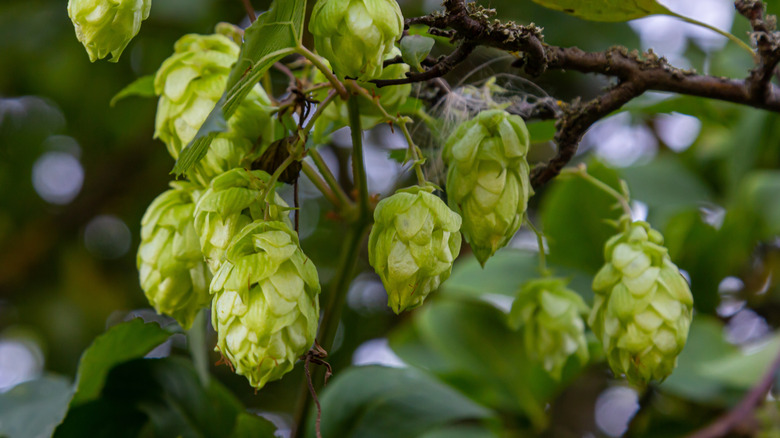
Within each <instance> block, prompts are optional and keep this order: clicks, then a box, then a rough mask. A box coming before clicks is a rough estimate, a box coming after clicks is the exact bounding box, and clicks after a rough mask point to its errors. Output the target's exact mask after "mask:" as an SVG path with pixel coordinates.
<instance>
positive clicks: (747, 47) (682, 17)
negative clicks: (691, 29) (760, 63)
mask: <svg viewBox="0 0 780 438" xmlns="http://www.w3.org/2000/svg"><path fill="white" fill-rule="evenodd" d="M667 14H668V15H671V16H672V17H675V18H679V19H680V20H682V21H685V22H686V23H691V24H695V25H697V26H701V27H703V28H706V29H709V30H711V31H713V32H716V33H718V34H720V35H723V36H724V37H726V38H728V39H730V40H731V41H733V42H734V43H736V44H737V45H738V46H739V47H741V48H743V49H745V50H747V51H748V53H750V55H751V56H753V58H755V57H756V56H757V55H756V52H755V51H754V50H753V48H752V47H750V45H748V44H747V43H746V42H744V41H742V40H741V39H739V38H737V37H736V36H735V35H733V34H731V33H729V32H726V31H723V30H720V29H718V28H717V27H715V26H711V25H709V24H707V23H703V22H701V21H698V20H694V19H693V18H690V17H686V16H685V15H680V14H678V13H676V12H672V11H669V12H668V13H667Z"/></svg>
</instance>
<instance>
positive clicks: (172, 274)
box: [136, 182, 211, 329]
mask: <svg viewBox="0 0 780 438" xmlns="http://www.w3.org/2000/svg"><path fill="white" fill-rule="evenodd" d="M171 187H172V188H171V190H168V191H166V192H164V193H163V194H161V195H160V196H158V197H157V199H155V200H154V201H152V204H151V205H149V208H148V209H147V210H146V214H144V217H143V220H142V221H141V245H140V246H139V247H138V257H137V258H136V261H137V264H138V272H139V275H140V279H141V287H142V288H143V290H144V292H145V293H146V297H147V298H148V299H149V302H150V303H151V304H152V306H154V308H155V309H156V310H157V312H159V313H166V314H168V315H170V316H172V317H174V318H175V319H176V320H177V321H179V324H181V326H182V327H184V328H185V329H188V328H189V327H190V326H191V325H192V321H193V320H194V319H195V316H196V315H197V314H198V311H199V310H200V309H202V308H204V307H207V306H208V305H209V300H210V297H209V291H208V285H209V281H211V273H210V272H209V270H208V268H207V267H206V264H205V263H204V262H203V255H202V254H201V252H200V244H199V242H198V235H197V234H196V233H195V227H194V226H193V223H192V212H193V210H195V203H194V201H195V199H196V198H197V196H198V192H197V191H196V190H195V186H194V185H193V184H191V183H185V182H174V183H171Z"/></svg>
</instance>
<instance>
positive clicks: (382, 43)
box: [309, 0, 404, 80]
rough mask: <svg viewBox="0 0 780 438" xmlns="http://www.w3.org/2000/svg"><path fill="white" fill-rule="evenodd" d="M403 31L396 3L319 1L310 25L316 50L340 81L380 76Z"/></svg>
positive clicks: (364, 0)
mask: <svg viewBox="0 0 780 438" xmlns="http://www.w3.org/2000/svg"><path fill="white" fill-rule="evenodd" d="M403 29H404V17H403V15H402V14H401V8H400V7H399V6H398V3H397V2H396V0H319V1H318V2H317V3H316V4H315V5H314V9H313V10H312V13H311V21H310V22H309V31H311V33H312V35H314V46H315V48H316V49H317V51H318V52H319V54H320V55H322V56H323V57H325V58H326V59H327V60H328V61H330V65H331V66H332V67H333V71H334V72H335V73H336V75H337V76H339V77H340V78H342V79H343V78H347V77H348V78H353V79H360V80H369V79H375V78H378V77H380V76H381V75H382V64H383V62H384V59H385V57H387V55H389V54H390V52H391V51H392V49H393V47H394V44H395V42H396V41H397V40H399V39H400V38H401V33H402V32H403Z"/></svg>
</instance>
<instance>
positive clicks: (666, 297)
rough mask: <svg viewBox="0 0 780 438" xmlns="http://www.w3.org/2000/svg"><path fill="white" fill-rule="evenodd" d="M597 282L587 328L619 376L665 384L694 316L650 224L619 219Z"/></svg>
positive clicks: (687, 293)
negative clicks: (595, 337) (615, 233)
mask: <svg viewBox="0 0 780 438" xmlns="http://www.w3.org/2000/svg"><path fill="white" fill-rule="evenodd" d="M604 258H605V262H606V263H605V264H604V267H603V268H601V270H600V271H599V272H598V274H596V277H595V278H594V279H593V291H594V292H595V294H596V296H595V299H594V304H593V309H592V311H591V313H590V316H589V318H588V324H589V325H590V327H591V328H592V329H593V332H594V333H595V334H596V336H597V337H598V338H599V339H600V340H601V342H602V344H603V345H604V351H605V353H606V355H607V359H608V361H609V365H610V366H611V367H612V370H613V371H614V372H615V374H618V375H625V376H626V377H627V378H628V380H629V381H630V382H632V383H636V384H643V383H646V382H648V381H650V380H663V379H665V378H666V377H667V376H669V374H671V373H672V370H673V369H674V368H675V366H676V365H677V356H678V355H679V354H680V352H681V351H682V349H683V347H684V346H685V341H686V339H687V337H688V329H689V327H690V324H691V318H692V315H693V296H692V295H691V290H690V288H689V286H688V283H687V282H686V281H685V278H683V276H682V275H681V274H680V270H679V269H678V268H677V266H676V265H675V264H674V263H673V262H672V260H671V258H670V257H669V254H668V251H667V249H666V248H665V247H664V246H663V236H662V235H661V233H659V232H658V231H656V230H654V229H652V228H651V227H650V225H649V224H648V223H647V222H643V221H636V222H631V221H630V219H629V218H628V217H624V218H623V219H622V220H621V231H620V232H619V233H618V234H617V235H615V236H613V237H612V238H610V239H609V240H608V241H607V243H606V245H605V248H604Z"/></svg>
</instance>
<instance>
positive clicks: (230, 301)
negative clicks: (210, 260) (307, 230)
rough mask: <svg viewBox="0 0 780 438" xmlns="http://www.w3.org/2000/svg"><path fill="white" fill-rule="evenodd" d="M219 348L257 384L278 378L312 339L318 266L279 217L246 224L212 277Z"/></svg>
mask: <svg viewBox="0 0 780 438" xmlns="http://www.w3.org/2000/svg"><path fill="white" fill-rule="evenodd" d="M211 292H212V294H213V295H214V298H213V300H214V301H213V303H212V308H211V320H212V325H213V326H214V328H215V329H216V331H217V335H218V341H217V348H218V349H219V351H220V352H221V353H222V354H223V355H224V356H225V357H226V358H227V359H228V360H230V362H231V363H232V364H233V366H234V367H235V371H236V373H238V374H241V375H243V376H246V378H247V379H249V383H250V384H251V385H252V386H254V387H255V388H258V389H259V388H262V387H263V385H265V384H266V382H268V381H270V380H277V379H280V378H281V377H282V376H283V375H284V374H286V373H287V372H288V371H290V370H292V368H293V366H294V364H295V361H296V360H297V359H298V358H299V357H300V356H302V355H303V354H305V353H306V352H307V351H308V349H309V347H311V345H312V343H313V342H314V337H315V336H316V334H317V320H318V318H319V307H320V306H319V299H318V295H319V293H320V283H319V280H318V278H317V269H316V268H315V267H314V263H312V262H311V260H309V259H308V258H307V257H306V255H305V254H304V253H303V251H301V248H300V247H299V246H298V237H297V235H296V234H295V232H293V231H292V230H291V229H290V227H289V226H288V225H287V224H285V223H282V222H264V221H258V222H254V223H252V224H250V225H247V226H246V227H245V228H244V229H243V230H242V231H241V233H240V234H238V235H237V236H236V237H235V239H233V242H232V244H231V245H230V249H229V250H228V252H227V260H226V261H225V263H224V264H223V265H222V267H221V268H220V270H219V271H218V272H217V273H216V275H215V276H214V281H212V283H211Z"/></svg>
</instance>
